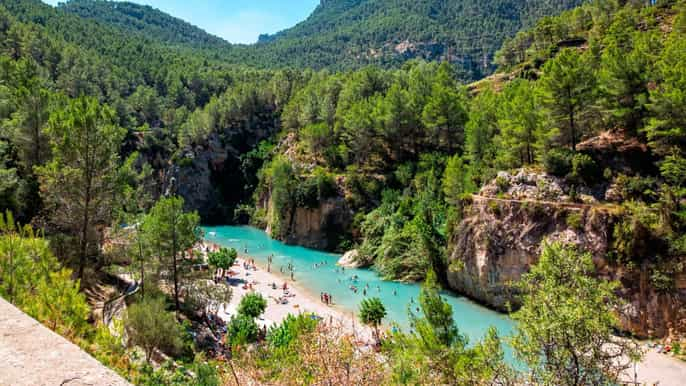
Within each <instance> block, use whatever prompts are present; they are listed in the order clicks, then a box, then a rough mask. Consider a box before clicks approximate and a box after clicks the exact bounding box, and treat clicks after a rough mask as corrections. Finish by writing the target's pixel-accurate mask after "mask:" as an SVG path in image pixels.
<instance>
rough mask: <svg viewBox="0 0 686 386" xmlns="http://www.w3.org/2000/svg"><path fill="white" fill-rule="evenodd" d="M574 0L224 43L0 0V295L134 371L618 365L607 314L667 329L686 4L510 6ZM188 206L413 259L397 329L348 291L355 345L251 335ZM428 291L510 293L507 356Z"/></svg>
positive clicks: (356, 256) (391, 4)
mask: <svg viewBox="0 0 686 386" xmlns="http://www.w3.org/2000/svg"><path fill="white" fill-rule="evenodd" d="M577 3H579V2H574V1H570V2H559V1H557V2H553V1H543V0H540V1H496V0H492V1H487V2H484V1H481V2H467V1H464V2H463V1H431V2H428V1H419V2H416V1H415V2H406V1H382V0H367V1H361V0H360V1H336V0H330V1H324V2H322V5H321V6H320V7H319V8H318V9H317V10H316V11H315V13H314V14H313V15H312V16H311V18H310V19H308V20H307V21H305V22H303V23H301V24H300V25H298V26H296V27H294V28H293V29H291V30H287V31H284V32H282V33H280V34H277V35H276V36H271V37H263V39H262V40H263V41H262V42H261V43H259V44H257V45H256V46H254V47H245V46H231V45H228V44H225V43H223V42H222V41H220V40H217V39H215V38H213V37H211V36H209V35H207V34H205V33H203V32H202V31H200V30H198V29H196V28H194V27H192V26H190V25H188V24H186V23H183V22H181V21H179V20H177V19H173V18H170V17H169V16H167V15H164V14H162V13H159V12H157V11H154V10H152V9H151V8H147V7H139V6H135V5H130V4H121V7H122V8H119V6H120V5H119V4H117V6H115V4H112V3H105V2H93V1H87V0H79V1H76V2H73V3H71V4H68V5H65V6H61V7H59V8H53V7H50V6H47V5H45V4H43V3H42V2H40V1H38V0H7V1H3V2H2V3H1V4H0V210H1V211H2V212H3V213H2V214H1V215H0V295H1V296H2V297H3V298H5V299H7V300H9V301H10V302H12V303H13V304H15V305H17V306H18V307H20V308H22V310H24V311H25V312H27V313H29V314H30V315H31V316H33V317H34V318H36V319H38V320H39V321H41V322H42V323H44V324H46V325H48V326H49V327H51V328H52V329H54V330H56V331H58V332H59V333H61V334H63V335H65V336H67V337H68V338H70V339H72V340H73V341H75V342H77V343H78V344H80V345H81V347H83V348H84V349H86V350H88V351H89V352H91V353H93V355H94V356H96V357H97V358H98V359H99V360H101V361H102V362H103V363H105V364H107V365H108V366H110V367H112V368H114V369H116V370H117V371H118V372H119V373H120V374H122V375H123V376H125V377H126V378H127V379H129V380H131V381H132V382H135V383H137V384H142V385H158V384H206V385H217V384H252V383H257V384H259V383H264V384H294V383H297V384H299V383H301V382H302V383H308V384H363V385H366V384H369V385H376V384H474V385H481V384H508V385H509V384H512V385H515V384H562V385H575V386H577V385H586V384H617V383H619V381H620V379H621V378H622V376H623V374H624V373H623V372H624V371H625V370H626V369H627V368H629V366H630V364H629V363H630V362H627V363H619V362H622V361H618V360H617V358H616V357H613V356H611V355H608V353H607V351H606V350H605V347H608V346H612V347H615V346H617V347H618V349H620V350H622V352H621V353H622V354H623V356H624V357H626V358H631V359H632V360H633V359H637V358H638V357H640V355H639V353H638V351H637V350H636V346H635V345H633V343H632V341H631V340H617V339H616V338H615V336H614V335H613V334H614V333H616V332H617V331H618V330H623V331H628V332H629V333H633V334H636V335H638V336H641V337H667V336H671V337H673V338H674V339H675V340H674V341H675V342H678V338H679V337H680V336H683V335H684V334H686V284H685V283H686V261H685V260H684V256H686V201H685V200H684V197H685V196H686V188H685V187H686V139H685V138H686V134H685V133H684V128H685V127H686V116H685V115H684V114H685V112H686V91H685V90H686V2H684V1H683V0H658V1H656V2H645V1H638V0H637V1H621V0H609V1H594V2H592V3H589V4H584V5H582V6H579V7H577V8H574V9H572V10H569V11H566V12H563V13H561V14H559V15H557V16H551V17H545V18H542V19H540V20H538V21H537V22H534V19H536V18H537V17H538V16H540V15H548V14H553V13H556V12H557V11H559V10H561V9H567V8H570V7H572V6H574V5H576V4H577ZM521 4H525V5H526V6H520V5H521ZM523 25H525V26H529V25H530V26H531V28H527V29H524V30H522V31H520V32H518V33H515V32H516V31H517V30H518V29H519V27H520V26H523ZM475 33H476V35H475ZM508 37H510V38H509V39H508ZM406 40H407V43H405V41H406ZM501 42H504V44H503V45H502V46H501V45H500V43H501ZM398 45H400V46H401V47H400V48H399V46H398ZM406 49H407V50H408V51H404V53H403V52H398V50H401V51H402V50H406ZM370 50H375V51H374V52H372V51H370ZM412 50H415V51H412ZM496 50H498V53H497V54H495V56H494V62H491V60H490V58H491V55H494V52H495V51H496ZM428 53H430V54H428ZM446 55H449V56H450V58H449V59H450V60H440V59H441V58H443V57H444V56H446ZM417 57H418V58H417ZM422 58H426V59H430V60H423V59H422ZM484 58H485V59H484ZM484 64H485V65H484ZM367 65H369V66H367ZM495 65H497V66H498V70H497V72H496V73H495V74H494V75H493V76H489V77H486V78H484V79H481V78H482V75H485V74H489V73H490V72H491V70H492V68H494V67H495ZM284 66H288V67H293V68H289V69H283V68H281V67H284ZM360 67H361V68H360ZM320 68H324V69H323V70H319V69H320ZM335 70H342V71H335ZM470 78H474V79H477V78H478V79H479V81H478V82H475V83H470V84H467V83H465V82H464V80H465V79H470ZM201 223H204V224H209V223H219V224H227V223H242V224H248V223H249V224H252V225H254V226H258V227H260V228H262V229H266V230H268V231H269V233H270V235H271V236H272V237H273V238H276V239H280V240H284V241H287V242H289V243H291V244H300V245H306V246H310V247H316V248H320V249H326V250H332V251H339V252H344V251H349V252H351V254H350V255H349V256H353V258H352V263H354V264H355V265H361V266H369V267H371V268H373V269H374V270H375V271H376V272H378V273H379V274H380V275H382V276H383V277H384V278H387V279H389V280H399V281H408V282H416V281H425V284H424V286H423V287H422V290H421V292H420V297H419V298H418V299H417V300H418V301H417V303H415V299H411V301H412V306H411V308H412V309H411V310H410V313H409V320H410V323H411V329H409V330H407V331H399V330H397V329H392V330H389V331H387V334H385V335H384V334H380V333H379V332H378V331H379V329H380V328H381V327H382V326H381V323H382V320H383V319H384V316H385V309H384V307H383V304H381V302H380V300H378V299H377V298H375V297H372V296H369V297H367V290H369V291H370V294H371V289H366V288H365V289H362V291H364V292H363V293H364V301H363V302H362V303H361V304H360V316H361V321H362V322H363V323H364V324H366V325H368V326H369V327H370V329H373V330H374V332H373V334H370V336H371V337H372V338H373V341H374V342H373V343H371V344H369V345H363V346H361V345H360V344H359V341H358V337H356V336H355V337H351V336H342V332H341V331H335V329H332V328H331V327H330V326H327V325H326V323H324V322H319V321H318V319H317V318H316V317H310V315H306V314H302V315H300V316H297V317H296V316H291V317H288V318H285V319H284V320H283V321H281V322H280V323H278V321H276V320H275V322H277V324H275V325H273V326H272V327H271V328H269V329H268V330H263V329H262V328H260V327H258V322H257V321H258V320H259V318H260V317H261V315H262V314H263V312H264V310H265V308H266V307H268V305H270V303H272V304H273V303H274V302H273V300H267V298H264V297H262V296H261V295H258V294H256V293H252V291H250V292H251V293H250V294H249V295H246V296H245V297H243V300H244V301H241V303H240V304H239V305H238V307H237V313H236V314H235V315H232V317H231V318H230V319H229V320H228V321H227V322H226V323H223V322H221V321H220V320H219V319H218V317H217V315H218V313H219V307H220V305H224V304H225V303H227V302H228V299H230V297H231V295H232V290H234V289H235V290H237V289H238V287H237V286H234V287H230V286H227V285H224V281H225V279H226V278H227V277H229V276H231V275H230V274H229V271H230V270H231V269H232V268H234V267H237V266H234V262H235V261H236V258H237V256H238V252H237V251H236V250H230V249H218V250H214V249H213V250H210V249H208V247H207V246H206V245H199V244H198V243H199V242H200V241H201V240H202V231H201V229H200V227H199V225H200V224H201ZM22 224H30V225H22ZM244 251H245V253H247V252H248V251H247V248H245V249H244ZM205 257H206V259H205ZM241 258H242V259H246V260H249V257H248V256H241ZM246 265H249V264H247V261H246V262H245V264H244V265H243V267H244V268H245V269H246V272H247V270H248V268H246ZM315 265H316V264H315ZM330 269H334V267H330ZM335 269H336V272H338V268H335ZM209 270H211V271H209ZM252 270H253V271H255V270H256V268H254V267H253V268H252ZM213 272H215V273H216V274H215V275H214V276H212V273H213ZM291 273H293V271H292V270H291ZM246 277H248V275H246ZM291 279H293V276H291ZM127 280H130V281H128V282H127ZM351 280H353V282H351V285H352V286H353V287H355V286H356V285H357V284H356V283H357V282H355V281H354V280H355V279H351ZM122 282H124V283H123V284H122ZM227 282H230V280H229V281H227ZM238 282H239V283H241V284H243V285H244V287H243V289H245V291H248V289H252V285H253V283H248V282H247V280H246V281H240V280H239V281H238ZM346 283H347V282H346ZM254 284H255V285H257V284H258V283H254ZM261 284H265V283H261ZM360 285H361V284H360ZM441 286H442V287H441ZM273 287H276V284H274V285H272V289H273ZM441 288H449V289H453V290H456V291H459V293H460V294H463V295H466V296H469V297H471V298H473V299H475V300H477V301H479V302H482V303H483V304H486V305H489V306H492V307H494V308H500V309H503V310H508V311H514V310H516V309H519V311H517V312H515V313H513V320H514V321H515V323H516V324H515V326H516V328H515V331H514V337H513V338H512V339H511V340H509V341H508V342H509V343H510V346H511V348H512V350H513V351H514V352H515V355H516V356H517V358H518V359H519V360H521V361H523V362H524V363H526V365H527V367H526V368H521V367H518V366H511V364H512V363H511V362H508V361H507V360H506V359H505V353H504V351H503V346H502V345H501V337H499V336H498V334H497V333H496V332H495V330H491V331H489V333H488V334H487V335H486V336H485V337H484V338H483V339H482V340H479V341H475V342H467V339H466V337H465V336H463V335H462V334H461V332H460V331H459V330H458V328H457V321H456V320H454V319H453V311H452V309H451V306H450V305H449V304H448V303H446V302H445V300H444V299H443V298H442V296H441ZM379 291H380V290H379ZM284 293H286V292H285V291H284ZM355 295H357V289H355ZM379 296H380V295H379ZM392 296H395V295H392ZM113 299H114V300H115V301H120V302H119V303H117V304H120V305H121V307H122V308H127V309H126V310H125V311H121V312H122V314H120V315H114V314H116V312H110V311H111V309H110V306H109V305H108V306H106V304H110V303H109V301H110V300H113ZM323 299H324V297H323V295H322V301H323ZM274 300H277V301H278V302H279V304H283V298H280V299H274ZM122 304H123V305H122ZM520 307H521V308H520ZM115 308H116V307H115ZM550 310H555V311H556V312H549V311H550ZM115 311H116V310H115ZM415 311H416V313H415ZM589 315H592V316H594V318H589V317H588V316H589ZM113 319H116V320H114V321H113ZM92 320H97V321H98V322H97V323H94V324H90V323H89V321H92ZM100 323H102V324H100ZM248 346H249V347H250V349H246V347H248ZM551 347H554V348H555V349H554V350H551V349H550V348H551ZM674 347H675V348H676V347H677V346H676V345H674ZM377 351H378V352H377ZM675 351H676V349H675ZM161 354H164V355H161ZM624 354H626V355H624ZM160 358H168V359H160ZM331 364H334V365H333V366H332V365H331ZM530 370H531V371H530Z"/></svg>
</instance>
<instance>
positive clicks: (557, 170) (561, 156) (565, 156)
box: [543, 149, 573, 177]
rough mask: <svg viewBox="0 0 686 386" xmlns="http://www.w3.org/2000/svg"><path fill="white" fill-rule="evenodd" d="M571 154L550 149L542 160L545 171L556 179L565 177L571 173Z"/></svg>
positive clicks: (565, 150) (561, 150) (567, 151)
mask: <svg viewBox="0 0 686 386" xmlns="http://www.w3.org/2000/svg"><path fill="white" fill-rule="evenodd" d="M572 157H573V155H572V152H571V151H569V150H567V149H552V150H550V151H549V152H548V153H547V154H546V155H545V157H544V158H543V166H544V167H545V171H546V172H547V173H549V174H552V175H554V176H557V177H565V176H567V175H568V174H569V173H570V172H571V171H572Z"/></svg>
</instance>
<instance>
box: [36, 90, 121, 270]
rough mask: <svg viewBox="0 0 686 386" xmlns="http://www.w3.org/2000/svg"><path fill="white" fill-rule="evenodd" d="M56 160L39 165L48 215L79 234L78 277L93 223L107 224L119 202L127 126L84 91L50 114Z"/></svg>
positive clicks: (90, 245)
mask: <svg viewBox="0 0 686 386" xmlns="http://www.w3.org/2000/svg"><path fill="white" fill-rule="evenodd" d="M48 134H49V136H50V140H51V147H52V153H53V160H52V161H51V162H49V163H48V164H46V165H45V166H40V167H37V168H36V173H37V175H38V178H39V181H40V191H41V197H42V198H43V200H44V202H45V204H46V206H47V208H48V209H49V210H50V221H51V222H52V223H53V224H55V226H57V227H58V228H60V229H64V230H65V231H67V232H68V233H70V234H72V235H74V236H76V238H77V240H78V252H77V255H78V277H79V278H81V279H83V272H84V268H85V266H86V263H87V261H88V259H89V255H90V253H91V249H92V248H93V247H94V244H95V243H96V236H95V229H94V228H95V225H96V224H103V223H105V224H107V223H108V222H109V220H110V219H111V217H112V208H113V206H114V205H115V202H114V197H115V196H116V195H115V194H114V193H115V192H116V191H117V189H119V188H120V186H119V184H118V183H117V182H118V180H117V178H116V177H117V168H118V166H119V165H118V164H119V148H120V146H121V143H122V140H123V139H124V134H125V130H124V129H122V128H120V127H118V126H117V125H116V124H115V123H114V112H113V111H112V110H111V109H110V108H109V107H107V106H104V105H101V104H100V103H99V102H98V101H97V100H96V99H93V98H88V97H81V98H78V99H75V100H72V101H70V102H69V104H68V105H67V106H66V107H64V108H63V109H61V110H58V111H56V112H55V113H54V114H53V115H52V116H51V117H50V122H49V127H48Z"/></svg>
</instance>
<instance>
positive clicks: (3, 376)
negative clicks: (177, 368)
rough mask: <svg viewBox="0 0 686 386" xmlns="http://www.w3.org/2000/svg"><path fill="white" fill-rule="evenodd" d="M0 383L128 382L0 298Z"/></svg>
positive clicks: (112, 385)
mask: <svg viewBox="0 0 686 386" xmlns="http://www.w3.org/2000/svg"><path fill="white" fill-rule="evenodd" d="M0 385H12V386H42V385H45V386H56V385H67V386H81V385H84V386H85V385H100V386H126V385H129V383H128V382H127V381H125V380H124V379H122V378H121V377H120V376H119V375H117V374H116V373H115V372H114V371H112V370H110V369H108V368H107V367H105V366H104V365H102V364H101V363H100V362H98V361H97V360H95V358H93V357H91V356H90V355H88V354H87V353H86V352H84V351H82V350H81V349H80V348H79V347H78V346H76V345H74V344H73V343H71V342H69V341H68V340H66V339H65V338H63V337H61V336H59V335H57V334H56V333H55V332H53V331H51V330H49V329H48V328H46V327H45V326H43V325H42V324H40V323H38V322H37V321H36V320H34V319H32V318H31V317H30V316H28V315H26V314H25V313H23V312H22V311H20V310H19V309H17V308H16V307H14V306H13V305H12V304H10V303H8V302H7V301H5V300H4V299H2V298H0Z"/></svg>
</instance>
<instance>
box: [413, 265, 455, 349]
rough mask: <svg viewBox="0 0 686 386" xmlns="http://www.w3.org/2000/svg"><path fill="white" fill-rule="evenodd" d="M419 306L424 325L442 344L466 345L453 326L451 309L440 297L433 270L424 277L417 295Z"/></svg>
mask: <svg viewBox="0 0 686 386" xmlns="http://www.w3.org/2000/svg"><path fill="white" fill-rule="evenodd" d="M419 304H420V305H421V307H422V313H423V314H424V319H425V321H426V323H428V325H429V326H430V327H431V329H432V330H433V331H434V334H435V336H436V337H437V338H438V340H439V341H440V342H441V343H442V344H444V345H446V346H451V345H453V344H454V343H456V341H460V342H459V343H460V345H463V344H465V343H466V342H464V339H465V338H464V337H463V336H462V335H460V333H459V331H458V329H457V327H456V326H455V320H454V319H453V307H452V306H451V305H450V304H449V303H448V302H446V301H445V300H443V297H442V296H441V293H440V291H439V286H438V281H437V280H436V274H435V273H434V271H433V270H429V272H428V273H427V275H426V281H425V282H424V285H423V286H422V290H421V292H420V293H419Z"/></svg>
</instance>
